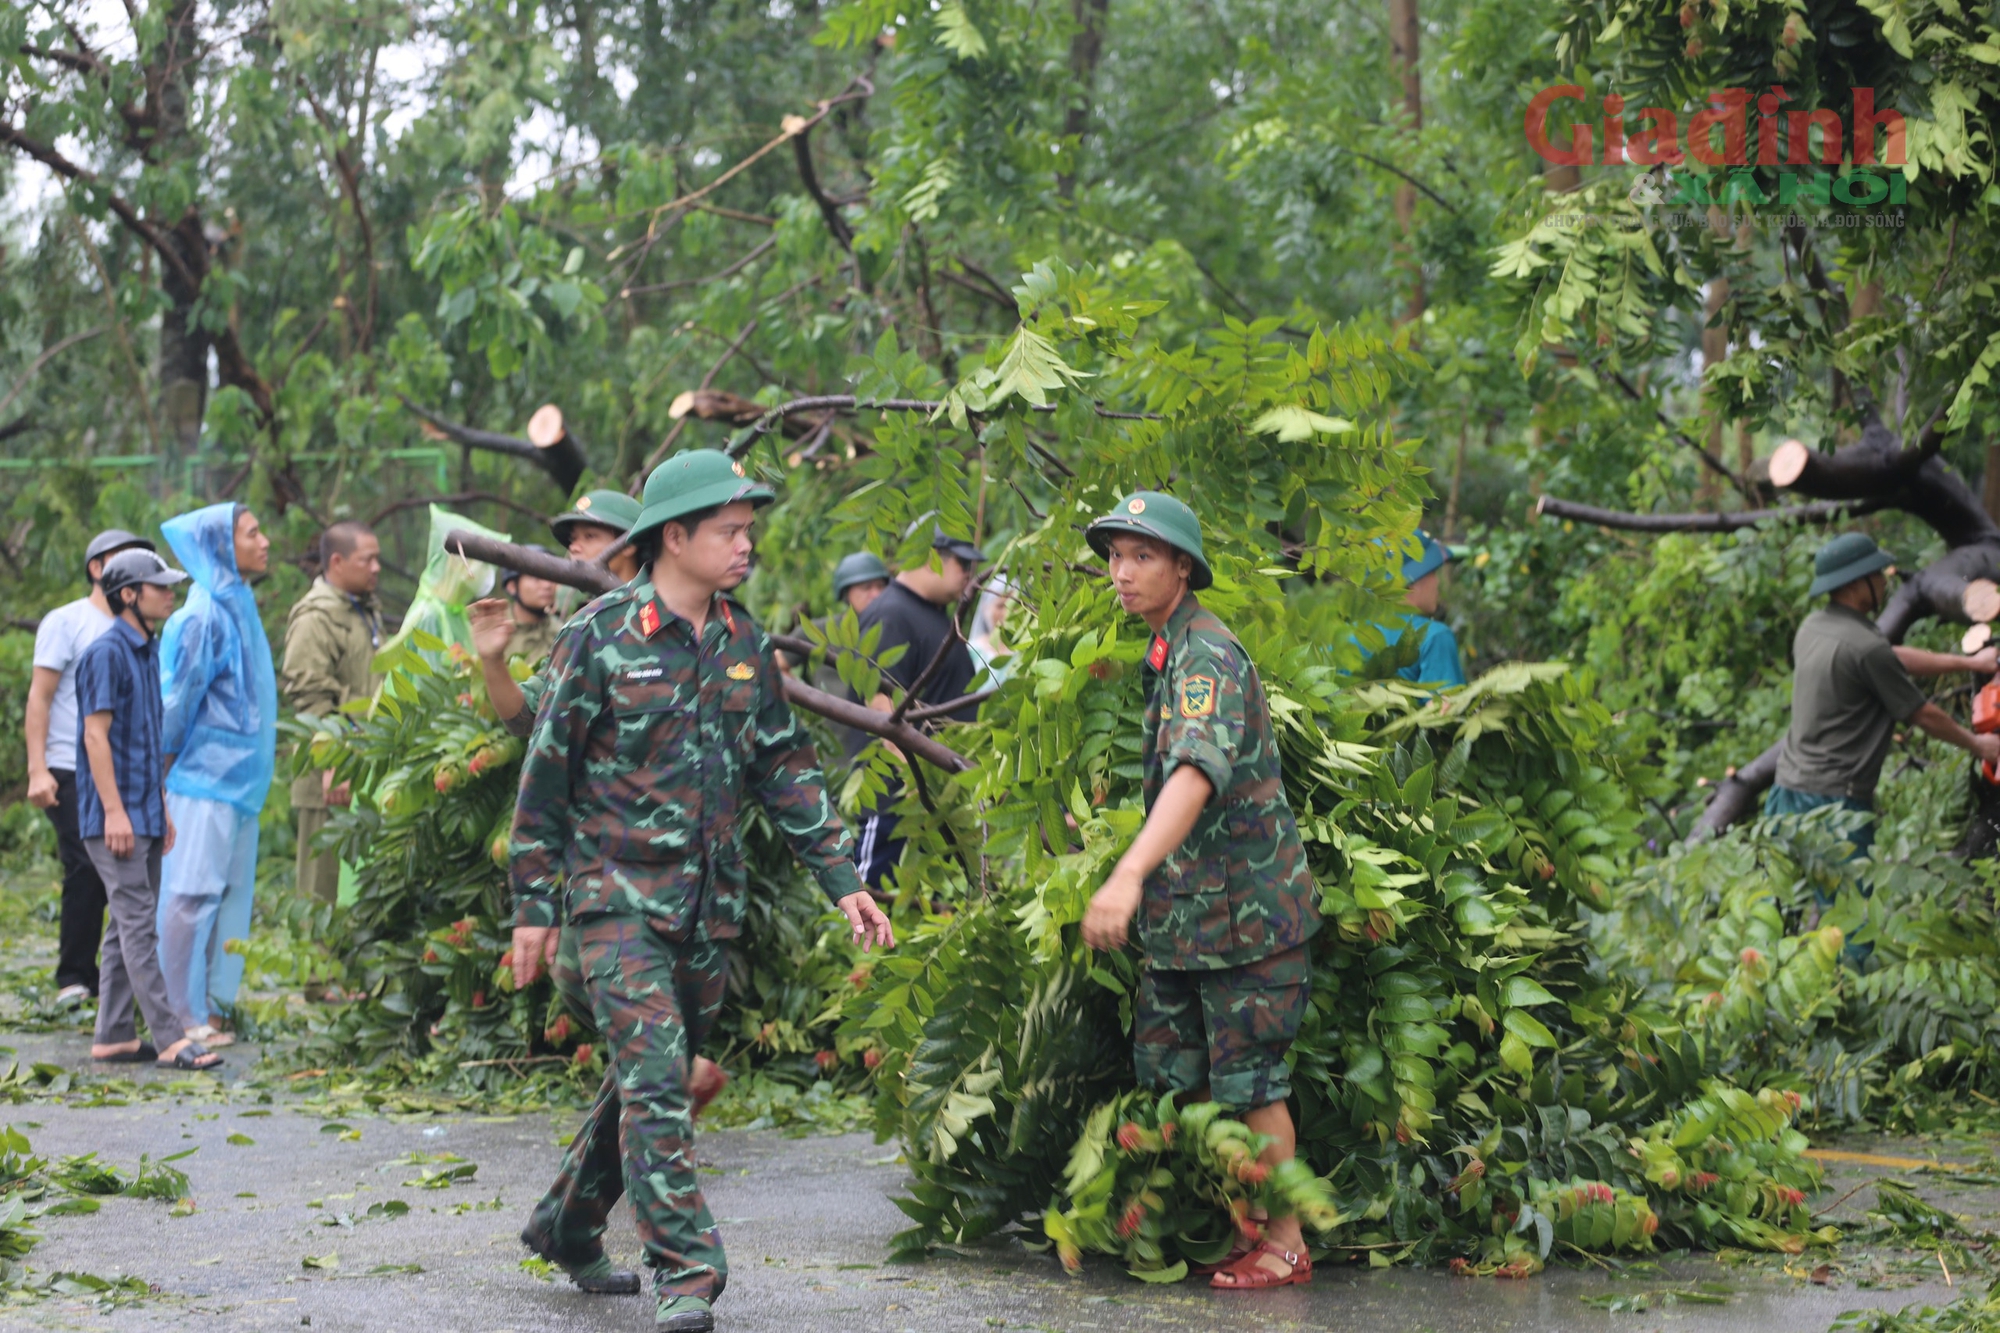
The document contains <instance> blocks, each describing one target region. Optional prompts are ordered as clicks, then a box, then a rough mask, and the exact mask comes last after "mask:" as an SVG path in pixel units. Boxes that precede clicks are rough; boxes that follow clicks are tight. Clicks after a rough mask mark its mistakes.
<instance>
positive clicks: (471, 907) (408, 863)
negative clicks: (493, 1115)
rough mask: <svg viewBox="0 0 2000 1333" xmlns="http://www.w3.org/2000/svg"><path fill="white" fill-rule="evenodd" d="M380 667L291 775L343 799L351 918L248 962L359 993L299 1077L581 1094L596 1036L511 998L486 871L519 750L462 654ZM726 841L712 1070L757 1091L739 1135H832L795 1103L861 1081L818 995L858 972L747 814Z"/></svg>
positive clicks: (316, 919)
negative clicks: (380, 675)
mask: <svg viewBox="0 0 2000 1333" xmlns="http://www.w3.org/2000/svg"><path fill="white" fill-rule="evenodd" d="M383 665H384V667H385V668H386V669H387V670H388V676H387V679H386V683H385V684H384V686H383V688H382V691H381V694H380V696H379V698H378V699H377V700H376V702H375V703H374V704H373V705H372V706H370V705H366V704H363V705H357V706H355V707H353V708H351V709H350V710H348V711H347V712H346V713H345V714H343V715H342V716H339V717H335V718H329V719H324V720H322V721H321V722H320V723H319V724H318V725H317V726H316V727H311V728H308V727H304V726H299V727H297V728H295V731H296V732H297V733H298V734H299V736H300V739H301V740H302V742H303V743H302V745H301V746H300V751H301V755H302V757H301V759H300V762H301V763H308V762H309V763H312V764H316V765H321V766H326V767H330V768H331V769H332V770H333V772H334V774H335V781H338V782H351V783H352V784H353V789H354V790H355V791H356V792H358V793H361V794H362V795H361V798H360V799H358V800H357V801H356V802H355V803H354V805H353V806H352V807H351V808H349V809H347V810H345V811H342V812H338V813H336V814H335V815H334V817H333V818H332V819H331V820H330V821H329V824H330V828H331V832H330V834H329V835H328V836H329V837H330V838H331V839H333V840H337V843H338V846H339V849H340V853H341V856H342V858H343V860H345V861H346V862H347V863H348V864H350V865H352V866H353V867H354V871H355V881H356V895H355V900H354V903H353V904H352V906H350V907H348V908H346V909H344V910H342V911H340V912H337V913H329V912H328V909H325V908H304V909H302V910H303V912H304V914H305V915H306V917H307V918H308V920H306V921H303V922H300V923H295V925H294V928H293V929H292V930H291V931H290V932H289V933H288V935H287V936H286V938H287V939H288V940H290V943H289V944H287V945H285V946H284V947H278V946H276V945H269V944H267V945H266V946H265V947H264V948H263V950H262V951H261V952H258V951H256V950H255V949H253V950H252V952H257V956H256V957H255V958H254V959H253V960H252V961H255V962H257V963H258V964H259V965H260V966H261V967H262V968H263V970H264V971H265V973H266V974H267V975H278V976H288V977H289V979H290V980H292V981H294V982H303V981H305V980H308V978H307V977H306V976H304V975H302V974H303V973H305V972H307V971H310V970H313V969H315V968H320V969H323V968H324V966H325V964H326V963H327V962H328V961H329V956H330V957H331V960H332V961H334V962H335V964H336V966H337V968H338V970H339V971H340V972H341V974H342V975H341V976H338V977H327V976H324V975H322V976H319V977H316V978H312V979H316V980H322V981H325V980H339V981H343V982H344V983H345V984H346V985H347V986H348V987H350V988H352V989H354V990H357V991H359V992H361V998H360V999H359V1000H358V1001H357V1002H355V1003H352V1004H348V1005H345V1006H342V1007H341V1008H340V1009H338V1010H336V1011H334V1017H332V1018H331V1020H330V1021H328V1022H327V1023H326V1024H325V1025H324V1026H323V1027H321V1028H320V1029H318V1030H317V1031H315V1032H314V1034H313V1035H312V1036H311V1038H310V1039H309V1040H308V1042H307V1044H306V1046H305V1047H304V1049H303V1050H302V1052H301V1058H302V1059H306V1060H309V1061H312V1062H315V1063H320V1064H342V1065H347V1064H358V1065H363V1066H370V1067H380V1068H383V1069H385V1070H388V1069H393V1070H402V1071H408V1072H412V1073H415V1074H417V1075H418V1076H420V1077H427V1078H432V1079H437V1080H440V1081H443V1082H447V1083H458V1084H463V1085H467V1086H470V1087H473V1088H482V1089H499V1088H502V1087H509V1086H514V1085H517V1084H521V1083H522V1077H523V1074H524V1073H526V1072H527V1071H529V1070H531V1069H539V1070H540V1071H541V1072H540V1077H541V1078H542V1079H543V1080H545V1081H546V1080H548V1079H549V1078H550V1074H549V1071H548V1068H547V1066H550V1065H556V1066H557V1067H558V1069H559V1071H560V1072H559V1074H557V1075H555V1082H556V1083H557V1084H559V1085H561V1086H563V1087H566V1088H567V1091H568V1093H569V1094H571V1095H582V1094H584V1093H585V1092H586V1091H587V1089H588V1087H589V1085H590V1084H592V1083H594V1082H595V1081H596V1079H597V1078H598V1077H599V1076H600V1075H601V1072H602V1068H603V1064H602V1056H601V1054H600V1053H599V1052H598V1050H597V1048H596V1045H595V1036H596V1034H595V1033H594V1032H593V1031H592V1030H591V1028H590V1026H589V1025H588V1024H587V1023H584V1022H580V1021H579V1020H578V1018H577V1017H576V1016H574V1015H571V1014H569V1013H568V1012H567V1010H566V1009H565V1008H564V1007H563V1006H562V1004H561V1002H560V1000H559V999H558V998H557V997H556V995H555V994H554V988H553V986H552V985H551V984H550V983H549V982H548V981H547V980H541V981H537V982H536V983H535V984H534V985H533V986H532V987H530V988H529V989H528V990H527V991H525V992H517V991H516V990H515V989H514V976H513V967H512V958H511V948H512V944H511V932H512V921H513V911H512V907H511V904H510V902H509V899H508V890H507V877H506V871H505V865H506V860H507V847H506V844H507V836H508V832H509V830H510V829H511V827H512V824H513V817H514V795H515V792H516V790H517V788H518V786H519V778H520V763H521V754H522V747H521V743H520V741H519V740H517V739H515V738H514V737H512V736H509V735H508V734H507V732H506V730H505V729H504V728H503V727H501V726H500V725H499V723H498V722H496V721H495V720H494V717H493V712H492V708H491V705H490V704H489V703H488V702H487V701H486V698H485V693H484V689H483V687H482V686H481V685H480V684H479V682H478V678H477V672H476V669H475V668H474V667H473V665H472V664H471V662H470V661H469V659H468V658H467V657H466V655H465V654H464V653H463V652H462V651H461V650H458V649H456V648H452V649H449V650H447V649H446V648H445V646H444V645H442V644H441V643H438V642H437V641H436V640H434V639H432V638H430V636H428V635H423V634H421V633H418V634H416V635H413V636H412V638H411V640H410V642H409V644H407V645H405V646H403V647H400V648H397V649H395V650H393V651H392V652H390V653H389V654H388V655H387V656H386V657H385V659H384V662H383ZM743 822H744V842H745V849H746V856H747V859H748V863H749V867H750V874H751V879H752V882H753V884H754V885H756V886H757V891H756V892H753V893H752V894H751V897H750V906H749V916H748V919H747V921H746V931H747V935H748V938H747V939H746V941H745V943H744V946H743V947H740V948H737V949H733V950H732V951H731V957H730V972H729V982H728V988H727V992H726V994H727V1004H726V1008H725V1010H724V1012H723V1014H722V1015H721V1017H720V1019H719V1020H718V1023H717V1027H716V1036H717V1039H718V1041H719V1042H720V1043H721V1045H720V1046H719V1048H718V1049H715V1050H713V1051H712V1052H711V1054H713V1055H714V1056H716V1058H718V1059H721V1060H723V1061H725V1062H726V1063H728V1064H730V1065H731V1066H732V1067H734V1068H736V1069H738V1070H739V1072H747V1071H748V1070H749V1069H750V1068H751V1067H752V1066H756V1067H757V1068H758V1069H759V1070H760V1072H761V1073H762V1075H763V1078H764V1081H763V1082H762V1083H760V1085H759V1091H758V1093H757V1094H756V1096H755V1098H754V1099H753V1101H752V1102H751V1103H749V1104H746V1107H745V1108H739V1109H741V1110H742V1115H741V1118H743V1119H746V1120H755V1119H759V1118H768V1119H772V1120H775V1121H783V1122H786V1123H791V1122H793V1121H800V1120H802V1121H808V1122H815V1123H816V1122H819V1121H822V1120H826V1119H828V1117H833V1118H836V1119H837V1118H839V1117H840V1116H841V1115H843V1114H848V1113H845V1112H841V1111H839V1110H837V1109H834V1110H828V1111H826V1112H824V1113H822V1111H821V1109H820V1108H819V1107H818V1105H817V1102H816V1101H815V1104H814V1105H813V1106H810V1107H801V1106H797V1105H795V1103H796V1102H797V1101H798V1099H799V1098H800V1097H801V1096H807V1097H815V1098H817V1097H824V1096H826V1095H828V1094H833V1095H834V1096H835V1099H836V1101H837V1100H838V1097H839V1096H840V1095H841V1094H844V1093H847V1092H849V1091H851V1085H852V1083H853V1082H854V1081H855V1080H856V1079H858V1078H860V1077H861V1075H862V1073H863V1071H862V1069H861V1068H860V1067H859V1061H858V1058H856V1059H847V1058H846V1057H848V1056H850V1055H853V1056H857V1057H858V1050H846V1051H843V1050H838V1049H836V1044H835V1041H834V1038H833V1032H832V1022H831V1019H830V1018H829V1017H828V1016H827V1015H826V1014H825V1012H824V1011H825V1010H826V1007H827V1004H828V997H829V996H831V995H834V994H836V993H837V992H842V991H845V992H850V993H851V992H852V991H853V989H854V987H853V983H852V981H851V980H850V979H849V978H850V975H851V974H852V973H853V972H854V970H855V963H856V961H857V959H858V954H857V952H856V951H855V950H854V949H853V947H852V946H851V945H850V944H848V943H846V942H845V941H843V940H842V939H840V937H839V936H837V935H829V934H827V933H825V932H823V931H821V930H820V929H819V924H820V920H821V918H822V917H824V916H825V915H826V912H827V908H826V903H825V900H824V897H823V896H822V895H821V894H820V892H819V890H818V888H817V887H816V886H815V885H814V884H812V883H811V881H810V880H809V878H808V877H807V876H806V875H805V874H804V873H803V872H802V871H801V870H800V869H799V868H798V867H797V865H796V863H795V862H793V861H792V859H791V855H790V852H789V851H788V849H787V848H786V847H785V845H784V843H783V841H782V839H781V838H780V837H779V836H778V833H777V831H776V829H775V828H774V827H773V826H772V825H771V824H770V822H769V820H768V819H767V818H766V817H765V816H764V814H763V812H762V811H761V810H750V811H746V813H745V817H744V821H743ZM302 932H303V933H304V934H305V935H306V937H307V938H308V939H312V940H314V941H315V942H314V943H311V944H308V943H307V942H306V941H305V940H302V939H301V933H302ZM322 945H323V946H324V947H321V946H322ZM822 1080H825V1081H824V1083H823V1082H822ZM822 1087H823V1088H824V1090H823V1091H815V1090H818V1089H821V1088H822ZM549 1090H550V1089H549V1088H548V1087H547V1086H544V1091H545V1092H547V1091H549ZM744 1095H745V1094H743V1093H742V1092H740V1091H739V1093H738V1094H737V1096H738V1098H739V1099H740V1098H742V1097H743V1096H744ZM850 1118H851V1117H850Z"/></svg>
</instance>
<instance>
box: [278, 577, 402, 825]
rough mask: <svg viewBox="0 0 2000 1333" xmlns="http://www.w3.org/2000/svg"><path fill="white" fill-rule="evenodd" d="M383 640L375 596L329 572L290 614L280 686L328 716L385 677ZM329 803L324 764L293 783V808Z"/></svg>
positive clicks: (298, 706) (296, 703)
mask: <svg viewBox="0 0 2000 1333" xmlns="http://www.w3.org/2000/svg"><path fill="white" fill-rule="evenodd" d="M381 646H382V617H381V613H380V612H378V611H377V610H376V609H375V599H374V598H373V597H372V596H370V597H352V596H349V595H348V594H347V593H344V592H342V591H341V590H340V589H338V588H336V587H334V586H333V585H332V584H331V583H328V582H327V581H326V580H325V579H323V578H318V579H314V580H313V582H312V587H310V588H308V589H306V595H305V596H304V597H301V598H300V599H299V600H298V601H296V602H294V603H293V604H292V610H291V614H290V615H288V616H287V617H286V618H285V652H284V666H283V668H282V669H281V670H280V671H279V673H278V688H279V690H280V691H282V693H283V695H284V701H285V707H287V708H289V709H291V710H292V711H293V712H295V713H305V714H309V715H310V716H313V717H327V716H329V715H331V714H332V713H333V712H334V711H335V710H336V709H338V708H339V707H340V706H341V705H342V704H344V703H351V702H352V701H354V700H356V699H366V698H368V697H369V696H370V695H372V694H374V693H375V687H376V686H377V685H379V684H381V683H382V678H381V677H380V676H378V675H376V674H375V669H374V661H375V650H376V649H378V648H380V647H381ZM325 805H326V794H325V792H324V790H323V789H322V786H321V780H320V774H319V770H318V769H313V770H311V771H309V772H307V773H305V774H304V775H302V776H301V777H299V778H297V779H296V780H294V781H293V783H292V808H293V809H296V810H318V809H321V808H322V807H324V806H325Z"/></svg>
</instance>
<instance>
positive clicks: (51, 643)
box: [27, 528, 154, 1008]
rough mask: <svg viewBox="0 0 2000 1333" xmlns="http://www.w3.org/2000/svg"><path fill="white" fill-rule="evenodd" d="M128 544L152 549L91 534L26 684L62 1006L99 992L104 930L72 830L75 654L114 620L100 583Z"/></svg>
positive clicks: (100, 899)
mask: <svg viewBox="0 0 2000 1333" xmlns="http://www.w3.org/2000/svg"><path fill="white" fill-rule="evenodd" d="M133 547H138V548H140V549H142V550H147V551H150V550H153V549H154V546H153V543H151V542H149V541H147V540H146V539H145V538H144V537H141V536H138V535H136V534H134V533H130V532H126V531H124V530H122V529H120V528H109V529H107V530H105V531H103V532H100V533H98V534H97V535H96V536H95V537H92V538H91V539H90V545H89V547H88V548H86V549H85V551H84V570H85V572H86V573H88V574H89V575H90V595H89V596H88V597H79V598H78V599H77V600H76V601H74V602H70V603H68V604H66V605H64V606H59V607H57V608H56V609H55V610H53V611H51V612H49V613H48V614H47V615H45V616H43V617H42V623H41V624H40V626H38V627H37V628H36V630H35V673H34V677H33V679H32V680H31V681H30V683H29V685H28V718H27V722H28V799H29V800H30V801H31V802H33V803H34V804H36V805H38V806H40V807H41V808H42V809H44V810H46V811H48V814H49V822H50V823H52V824H54V825H55V826H56V848H57V851H58V852H59V853H60V855H61V857H62V868H63V889H62V935H61V941H62V942H61V947H60V951H59V952H58V954H57V957H56V986H57V987H58V990H57V993H56V1003H57V1004H58V1005H60V1006H62V1007H64V1008H70V1007H74V1006H75V1005H78V1004H81V1003H83V1002H84V1001H85V1000H88V999H91V998H92V997H94V996H95V995H96V994H97V946H98V942H99V940H100V939H102V938H103V935H104V882H103V881H102V880H100V879H99V878H98V877H97V868H96V867H95V866H93V865H91V863H90V857H89V856H88V855H86V854H85V853H84V849H83V841H82V839H80V838H78V837H77V832H76V763H77V753H76V736H77V721H76V661H77V659H78V658H79V657H82V656H83V650H84V649H86V648H88V647H90V645H91V644H93V643H95V642H97V636H98V635H100V634H102V633H104V631H105V630H107V629H110V628H111V624H112V617H111V607H110V606H109V605H108V604H107V603H106V602H105V600H104V592H103V589H101V588H99V587H98V584H97V578H98V575H99V574H101V573H103V572H104V562H105V561H107V560H109V559H110V558H111V557H112V556H114V555H116V554H118V552H120V551H125V550H130V549H132V548H133Z"/></svg>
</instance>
